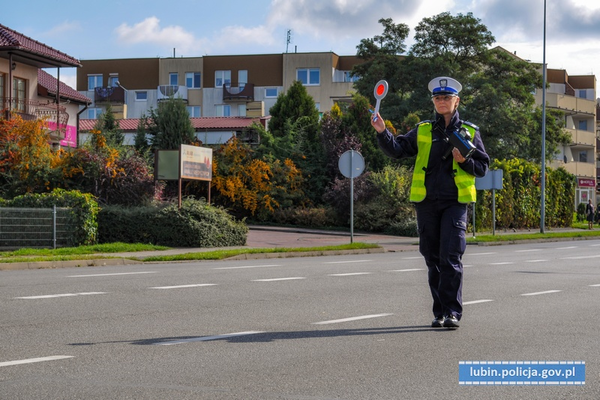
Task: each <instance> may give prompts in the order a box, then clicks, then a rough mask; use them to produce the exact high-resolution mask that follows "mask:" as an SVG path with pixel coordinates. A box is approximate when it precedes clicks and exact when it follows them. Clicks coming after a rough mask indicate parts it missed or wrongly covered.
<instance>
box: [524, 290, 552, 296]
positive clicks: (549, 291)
mask: <svg viewBox="0 0 600 400" xmlns="http://www.w3.org/2000/svg"><path fill="white" fill-rule="evenodd" d="M561 291H562V290H546V291H544V292H534V293H523V294H522V295H521V296H537V295H540V294H550V293H558V292H561Z"/></svg>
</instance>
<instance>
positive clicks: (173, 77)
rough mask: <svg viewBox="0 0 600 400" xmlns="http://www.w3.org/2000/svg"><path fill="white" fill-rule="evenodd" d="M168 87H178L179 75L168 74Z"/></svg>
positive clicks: (175, 73) (174, 73)
mask: <svg viewBox="0 0 600 400" xmlns="http://www.w3.org/2000/svg"><path fill="white" fill-rule="evenodd" d="M169 85H171V86H179V74H178V73H177V72H169Z"/></svg>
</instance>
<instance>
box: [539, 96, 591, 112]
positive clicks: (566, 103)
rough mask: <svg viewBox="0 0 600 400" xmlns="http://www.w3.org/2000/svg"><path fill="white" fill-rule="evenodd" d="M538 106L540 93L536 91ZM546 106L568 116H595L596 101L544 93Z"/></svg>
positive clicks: (540, 100) (540, 98)
mask: <svg viewBox="0 0 600 400" xmlns="http://www.w3.org/2000/svg"><path fill="white" fill-rule="evenodd" d="M535 98H536V101H537V103H538V104H541V103H542V91H541V90H538V91H537V92H536V94H535ZM546 105H547V106H548V107H552V108H558V109H560V110H561V111H564V112H565V113H566V114H567V115H569V114H573V115H574V114H583V115H596V101H595V100H588V99H582V98H580V97H575V96H569V95H566V94H559V93H546Z"/></svg>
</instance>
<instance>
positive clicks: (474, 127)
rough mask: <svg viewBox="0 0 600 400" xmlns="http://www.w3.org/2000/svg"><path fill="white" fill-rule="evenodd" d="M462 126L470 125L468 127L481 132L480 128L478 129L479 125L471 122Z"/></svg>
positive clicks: (463, 122)
mask: <svg viewBox="0 0 600 400" xmlns="http://www.w3.org/2000/svg"><path fill="white" fill-rule="evenodd" d="M462 124H463V125H468V126H470V127H471V128H473V129H475V130H476V131H478V130H479V127H478V126H477V125H475V124H474V123H472V122H469V121H462Z"/></svg>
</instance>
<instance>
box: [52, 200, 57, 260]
mask: <svg viewBox="0 0 600 400" xmlns="http://www.w3.org/2000/svg"><path fill="white" fill-rule="evenodd" d="M52 216H53V218H52V219H53V224H52V225H53V232H52V238H53V242H54V250H56V204H55V205H54V208H53V210H52Z"/></svg>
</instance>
